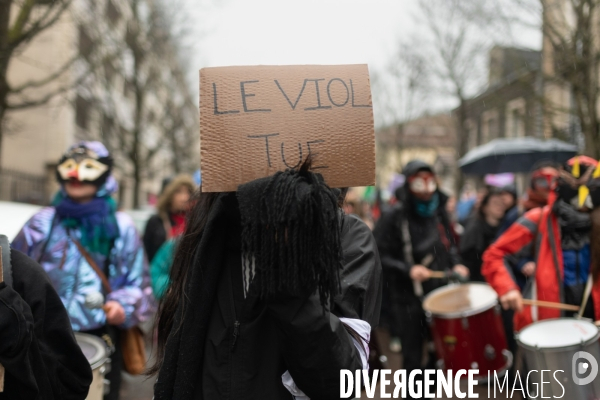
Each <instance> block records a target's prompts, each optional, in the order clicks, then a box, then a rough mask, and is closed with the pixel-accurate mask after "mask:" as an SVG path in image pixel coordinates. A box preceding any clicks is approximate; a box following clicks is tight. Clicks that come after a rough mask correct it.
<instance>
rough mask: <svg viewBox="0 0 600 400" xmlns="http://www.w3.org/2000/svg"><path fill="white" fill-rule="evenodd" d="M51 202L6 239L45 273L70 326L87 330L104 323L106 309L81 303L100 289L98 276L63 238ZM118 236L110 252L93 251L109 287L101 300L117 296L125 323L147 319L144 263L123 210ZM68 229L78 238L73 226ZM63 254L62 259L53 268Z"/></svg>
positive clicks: (148, 289) (149, 309)
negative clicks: (63, 306) (96, 252)
mask: <svg viewBox="0 0 600 400" xmlns="http://www.w3.org/2000/svg"><path fill="white" fill-rule="evenodd" d="M58 218H59V217H57V216H56V210H55V209H54V207H46V208H43V209H42V210H41V211H39V212H38V213H37V214H35V215H34V216H33V217H31V219H30V220H29V221H27V223H26V224H25V226H24V227H23V228H22V229H21V231H20V232H19V233H18V234H17V237H16V238H15V240H14V241H13V243H12V248H14V249H17V250H20V251H22V252H23V253H25V254H27V255H28V256H30V257H31V258H33V259H34V260H39V263H40V265H41V266H42V268H43V269H44V270H45V271H46V273H47V274H48V276H49V277H50V281H51V282H52V284H53V285H54V287H55V288H56V291H57V292H58V295H59V296H60V298H61V299H62V301H63V304H64V305H65V307H66V308H67V311H68V313H69V316H70V317H71V324H72V326H73V330H75V331H89V330H93V329H97V328H100V327H103V326H104V325H105V324H106V314H105V313H104V310H102V309H101V308H89V307H88V306H86V296H87V295H88V294H90V293H102V292H103V288H102V281H101V280H100V277H98V275H97V274H96V272H95V271H94V269H93V268H92V267H91V266H90V265H89V264H88V262H87V261H86V260H85V257H84V256H83V255H82V254H81V253H80V252H79V250H78V249H77V245H76V244H75V243H74V242H73V241H72V240H70V239H69V235H68V234H67V232H66V230H65V228H64V227H63V226H62V224H60V223H59V222H58ZM116 219H117V224H118V227H119V237H118V238H117V239H116V240H115V242H114V245H113V247H112V250H111V253H110V257H109V259H108V260H107V259H106V257H105V256H102V255H98V254H95V253H94V255H93V257H94V261H96V264H97V265H98V266H101V267H102V266H105V265H106V264H108V265H107V267H108V271H109V273H108V274H107V275H108V278H109V281H110V284H111V286H112V288H113V291H112V292H111V293H110V294H108V295H107V298H106V300H107V301H108V300H115V301H118V302H119V303H120V304H121V305H122V306H123V308H124V309H125V316H126V319H125V323H124V324H123V325H122V326H121V328H128V327H131V326H134V325H137V324H138V323H140V322H142V321H144V320H146V319H148V318H149V317H150V315H151V314H152V310H153V307H154V298H153V296H152V288H151V287H150V277H149V272H148V264H147V262H146V258H145V256H144V248H143V246H142V243H141V240H140V238H139V235H138V233H137V230H136V228H135V225H134V223H133V220H132V219H131V218H130V217H129V216H128V215H127V214H125V213H122V212H117V213H116ZM71 234H72V235H73V237H75V238H76V239H79V240H81V239H80V238H81V232H80V230H79V229H72V230H71ZM63 257H64V264H63V266H62V268H59V266H60V264H61V261H62V260H63Z"/></svg>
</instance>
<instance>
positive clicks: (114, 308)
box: [103, 300, 125, 325]
mask: <svg viewBox="0 0 600 400" xmlns="http://www.w3.org/2000/svg"><path fill="white" fill-rule="evenodd" d="M103 308H104V312H105V313H106V322H108V324H110V325H121V324H122V323H123V322H125V309H124V308H123V306H122V305H121V303H119V302H118V301H114V300H110V301H107V302H106V303H105V304H104V307H103Z"/></svg>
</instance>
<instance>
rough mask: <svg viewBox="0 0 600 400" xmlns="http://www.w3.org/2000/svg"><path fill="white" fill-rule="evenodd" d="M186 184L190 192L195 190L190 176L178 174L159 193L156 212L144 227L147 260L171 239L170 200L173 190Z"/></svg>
mask: <svg viewBox="0 0 600 400" xmlns="http://www.w3.org/2000/svg"><path fill="white" fill-rule="evenodd" d="M181 186H186V187H188V188H189V189H190V192H193V191H194V190H195V185H194V181H193V179H192V177H191V176H188V175H184V174H182V175H178V176H176V177H175V178H174V179H173V180H172V181H171V182H169V183H168V184H167V185H166V186H165V188H164V190H163V192H162V193H161V195H160V197H159V199H158V204H157V213H156V214H155V215H153V216H151V217H150V219H148V222H147V223H146V228H145V229H144V238H143V240H144V249H145V250H146V254H147V255H148V261H149V262H152V260H153V259H154V256H155V255H156V253H157V252H158V249H160V247H161V246H162V245H163V244H164V243H165V242H166V241H167V240H169V239H171V228H172V225H173V222H172V221H171V218H170V207H171V201H172V199H173V196H174V195H175V192H176V191H177V190H178V189H179V188H180V187H181Z"/></svg>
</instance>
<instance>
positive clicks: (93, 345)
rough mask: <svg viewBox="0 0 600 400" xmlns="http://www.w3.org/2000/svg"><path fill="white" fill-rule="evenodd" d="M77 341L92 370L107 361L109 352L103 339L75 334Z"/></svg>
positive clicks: (84, 334)
mask: <svg viewBox="0 0 600 400" xmlns="http://www.w3.org/2000/svg"><path fill="white" fill-rule="evenodd" d="M75 339H76V340H77V344H78V345H79V347H81V351H82V352H83V355H84V356H85V358H87V360H88V362H89V363H90V365H91V367H92V369H94V368H96V367H97V366H98V364H103V363H104V362H105V361H106V359H107V357H108V352H107V351H106V345H105V344H104V341H103V340H102V339H100V338H97V337H96V336H93V335H88V334H87V333H80V332H75Z"/></svg>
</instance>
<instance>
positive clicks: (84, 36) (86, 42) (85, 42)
mask: <svg viewBox="0 0 600 400" xmlns="http://www.w3.org/2000/svg"><path fill="white" fill-rule="evenodd" d="M93 51H94V42H93V41H92V38H91V37H90V36H89V35H88V33H87V32H86V30H85V28H84V27H83V26H81V25H80V26H79V54H81V55H82V56H83V57H85V58H86V59H89V58H90V56H91V55H92V53H93Z"/></svg>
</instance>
